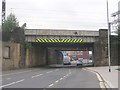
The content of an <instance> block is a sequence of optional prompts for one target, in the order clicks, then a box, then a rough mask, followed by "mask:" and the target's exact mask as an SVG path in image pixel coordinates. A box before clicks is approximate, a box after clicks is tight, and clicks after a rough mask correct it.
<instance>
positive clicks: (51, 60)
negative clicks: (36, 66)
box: [47, 48, 58, 65]
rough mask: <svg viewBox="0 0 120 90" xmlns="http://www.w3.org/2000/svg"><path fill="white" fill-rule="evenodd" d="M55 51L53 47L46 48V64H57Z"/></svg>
mask: <svg viewBox="0 0 120 90" xmlns="http://www.w3.org/2000/svg"><path fill="white" fill-rule="evenodd" d="M57 56H58V55H57V51H55V48H48V50H47V65H50V64H57V58H58V57H57Z"/></svg>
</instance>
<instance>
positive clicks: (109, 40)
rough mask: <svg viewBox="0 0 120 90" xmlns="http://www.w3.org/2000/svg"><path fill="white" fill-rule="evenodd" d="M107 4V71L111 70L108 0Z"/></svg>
mask: <svg viewBox="0 0 120 90" xmlns="http://www.w3.org/2000/svg"><path fill="white" fill-rule="evenodd" d="M106 4H107V24H108V62H109V72H111V63H110V62H111V60H110V25H111V23H109V11H108V0H107V1H106Z"/></svg>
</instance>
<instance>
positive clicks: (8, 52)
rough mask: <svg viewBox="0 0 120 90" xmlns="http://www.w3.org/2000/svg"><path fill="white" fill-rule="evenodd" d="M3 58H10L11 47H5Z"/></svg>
mask: <svg viewBox="0 0 120 90" xmlns="http://www.w3.org/2000/svg"><path fill="white" fill-rule="evenodd" d="M3 58H10V47H8V46H5V47H4V50H3Z"/></svg>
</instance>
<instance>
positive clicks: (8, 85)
mask: <svg viewBox="0 0 120 90" xmlns="http://www.w3.org/2000/svg"><path fill="white" fill-rule="evenodd" d="M22 81H24V79H22V80H19V81H16V82H12V83H9V84H6V85H2V86H0V88H3V87H7V86H10V85H13V84H17V83H20V82H22Z"/></svg>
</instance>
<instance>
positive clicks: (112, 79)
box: [86, 66, 120, 90]
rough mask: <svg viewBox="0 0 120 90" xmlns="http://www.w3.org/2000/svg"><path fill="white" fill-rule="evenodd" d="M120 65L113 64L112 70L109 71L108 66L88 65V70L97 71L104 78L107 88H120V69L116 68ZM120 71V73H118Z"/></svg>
mask: <svg viewBox="0 0 120 90" xmlns="http://www.w3.org/2000/svg"><path fill="white" fill-rule="evenodd" d="M118 68H120V67H119V66H111V72H109V67H108V66H102V67H86V69H88V70H92V71H95V72H97V73H99V74H100V76H101V77H102V78H103V80H104V82H105V85H106V87H107V88H118V89H119V90H120V85H119V84H120V83H118V81H119V79H118V77H119V75H120V71H118V70H116V69H118ZM118 73H119V74H118Z"/></svg>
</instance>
